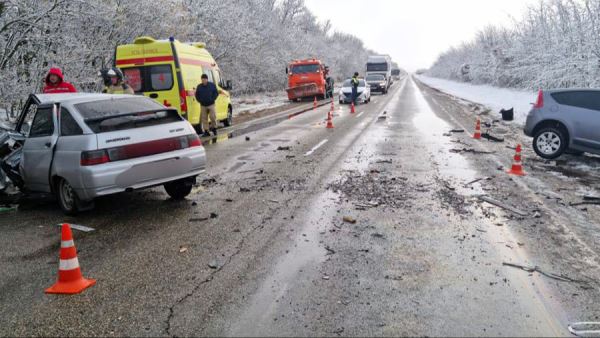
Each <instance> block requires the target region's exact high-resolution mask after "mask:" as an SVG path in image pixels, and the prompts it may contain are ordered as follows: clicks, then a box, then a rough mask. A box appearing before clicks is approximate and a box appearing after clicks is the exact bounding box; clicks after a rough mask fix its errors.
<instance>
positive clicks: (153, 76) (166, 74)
mask: <svg viewBox="0 0 600 338" xmlns="http://www.w3.org/2000/svg"><path fill="white" fill-rule="evenodd" d="M150 83H151V85H150V87H151V88H152V90H169V89H171V88H173V72H172V71H171V65H161V66H151V67H150Z"/></svg>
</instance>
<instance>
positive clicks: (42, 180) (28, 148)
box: [19, 104, 58, 192]
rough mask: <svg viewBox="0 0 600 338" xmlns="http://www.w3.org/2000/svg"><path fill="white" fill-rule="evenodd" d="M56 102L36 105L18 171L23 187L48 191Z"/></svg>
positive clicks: (54, 142) (55, 135)
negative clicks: (23, 183)
mask: <svg viewBox="0 0 600 338" xmlns="http://www.w3.org/2000/svg"><path fill="white" fill-rule="evenodd" d="M57 112H58V105H57V104H44V105H39V106H37V109H36V112H35V115H34V117H33V121H32V123H31V128H30V129H29V131H28V133H27V138H26V139H25V143H24V144H23V154H22V155H21V163H20V168H19V170H20V172H21V176H22V177H23V180H24V182H25V188H27V189H29V190H31V191H41V192H50V191H51V188H50V167H51V165H52V157H53V153H54V146H55V145H56V141H57V140H58V128H57V125H58V122H57V116H58V114H57Z"/></svg>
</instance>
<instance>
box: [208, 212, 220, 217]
mask: <svg viewBox="0 0 600 338" xmlns="http://www.w3.org/2000/svg"><path fill="white" fill-rule="evenodd" d="M217 217H219V214H217V213H216V212H211V213H210V218H211V219H215V218H217Z"/></svg>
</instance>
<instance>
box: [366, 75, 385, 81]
mask: <svg viewBox="0 0 600 338" xmlns="http://www.w3.org/2000/svg"><path fill="white" fill-rule="evenodd" d="M384 80H385V77H383V75H368V76H367V81H384Z"/></svg>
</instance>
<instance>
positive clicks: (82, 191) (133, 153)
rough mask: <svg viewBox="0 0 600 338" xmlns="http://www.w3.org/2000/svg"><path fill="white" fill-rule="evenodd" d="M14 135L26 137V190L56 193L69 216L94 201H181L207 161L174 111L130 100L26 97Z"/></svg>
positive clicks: (136, 98)
mask: <svg viewBox="0 0 600 338" xmlns="http://www.w3.org/2000/svg"><path fill="white" fill-rule="evenodd" d="M15 131H16V132H18V133H20V134H22V135H23V136H24V137H25V141H24V143H23V145H22V150H21V151H22V154H21V160H20V164H19V172H20V175H21V176H22V181H23V190H25V191H28V192H48V193H54V194H55V195H56V196H57V198H58V202H59V204H60V207H61V208H62V209H63V211H64V212H65V213H67V214H74V213H76V212H78V211H81V210H87V209H90V208H92V207H93V200H94V199H95V198H96V197H99V196H104V195H109V194H115V193H119V192H124V191H132V190H135V189H141V188H147V187H152V186H157V185H164V187H165V190H166V192H167V193H168V194H169V195H170V196H171V197H172V198H174V199H183V198H185V197H186V196H187V195H188V194H189V193H190V192H191V190H192V186H193V184H194V183H195V179H196V176H198V175H200V174H202V173H203V172H204V169H205V165H206V155H205V151H204V148H203V147H202V143H201V142H200V139H199V138H198V135H197V134H196V133H195V131H194V128H193V127H192V126H191V125H190V124H189V123H188V122H187V121H186V120H184V119H183V118H182V117H181V116H180V115H179V114H178V113H177V111H176V110H173V109H169V108H166V107H164V106H162V105H160V104H158V103H156V102H155V101H154V100H152V99H149V98H146V97H143V96H133V95H106V94H52V95H41V94H40V95H31V96H30V97H29V100H28V101H27V103H26V105H25V107H24V110H23V112H22V113H21V115H20V117H19V119H18V122H17V125H16V128H15Z"/></svg>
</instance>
